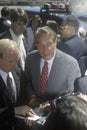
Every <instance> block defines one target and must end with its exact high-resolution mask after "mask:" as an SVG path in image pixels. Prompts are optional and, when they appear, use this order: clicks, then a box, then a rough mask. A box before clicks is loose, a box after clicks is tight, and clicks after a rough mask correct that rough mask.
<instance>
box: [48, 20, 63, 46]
mask: <svg viewBox="0 0 87 130" xmlns="http://www.w3.org/2000/svg"><path fill="white" fill-rule="evenodd" d="M46 26H48V27H50V28H52V29H53V30H54V31H55V32H56V34H57V44H58V45H59V43H60V41H61V36H60V34H59V25H58V24H57V22H56V21H55V20H47V21H46Z"/></svg>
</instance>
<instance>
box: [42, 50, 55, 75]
mask: <svg viewBox="0 0 87 130" xmlns="http://www.w3.org/2000/svg"><path fill="white" fill-rule="evenodd" d="M55 53H56V52H55ZM55 53H54V56H53V57H52V58H51V59H50V60H45V59H43V58H41V60H40V74H41V72H42V68H43V66H44V61H47V62H48V77H49V75H50V71H51V67H52V64H53V60H54V57H55Z"/></svg>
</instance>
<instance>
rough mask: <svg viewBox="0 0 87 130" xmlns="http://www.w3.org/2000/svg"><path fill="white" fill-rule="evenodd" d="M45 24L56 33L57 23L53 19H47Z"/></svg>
mask: <svg viewBox="0 0 87 130" xmlns="http://www.w3.org/2000/svg"><path fill="white" fill-rule="evenodd" d="M46 26H49V27H50V28H52V29H53V30H54V31H55V32H56V33H58V25H57V22H56V21H55V20H47V22H46Z"/></svg>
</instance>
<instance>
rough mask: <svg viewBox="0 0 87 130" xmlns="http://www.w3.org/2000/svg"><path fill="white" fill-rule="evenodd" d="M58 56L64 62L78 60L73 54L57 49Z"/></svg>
mask: <svg viewBox="0 0 87 130" xmlns="http://www.w3.org/2000/svg"><path fill="white" fill-rule="evenodd" d="M56 56H57V57H59V58H60V59H61V60H62V61H64V62H77V60H76V59H75V58H74V57H72V56H71V55H69V54H67V53H65V52H63V51H61V50H59V49H57V51H56Z"/></svg>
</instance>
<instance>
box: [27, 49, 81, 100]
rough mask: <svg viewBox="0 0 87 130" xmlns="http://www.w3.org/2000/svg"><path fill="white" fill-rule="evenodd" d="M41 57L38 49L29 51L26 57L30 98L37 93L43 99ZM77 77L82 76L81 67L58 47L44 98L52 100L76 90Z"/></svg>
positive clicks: (28, 94)
mask: <svg viewBox="0 0 87 130" xmlns="http://www.w3.org/2000/svg"><path fill="white" fill-rule="evenodd" d="M40 58H41V57H40V55H39V53H38V51H33V52H31V53H29V55H27V58H26V62H25V75H26V78H27V81H28V85H27V96H28V98H29V97H31V96H33V95H36V96H37V97H38V98H39V97H40V99H41V95H40ZM77 77H80V69H79V66H78V63H77V61H76V60H75V59H74V58H73V57H71V56H69V55H67V54H65V53H63V52H61V51H59V50H58V49H57V50H56V55H55V58H54V61H53V65H52V68H51V72H50V75H49V78H48V82H47V86H46V94H45V96H44V98H43V100H45V99H46V100H50V99H53V98H55V97H56V96H59V95H61V94H62V93H65V92H72V91H73V90H74V80H75V79H76V78H77Z"/></svg>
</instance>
